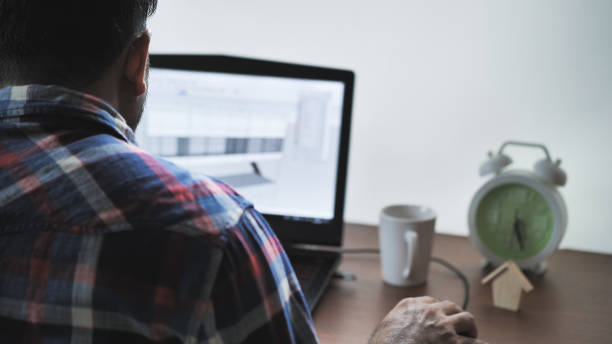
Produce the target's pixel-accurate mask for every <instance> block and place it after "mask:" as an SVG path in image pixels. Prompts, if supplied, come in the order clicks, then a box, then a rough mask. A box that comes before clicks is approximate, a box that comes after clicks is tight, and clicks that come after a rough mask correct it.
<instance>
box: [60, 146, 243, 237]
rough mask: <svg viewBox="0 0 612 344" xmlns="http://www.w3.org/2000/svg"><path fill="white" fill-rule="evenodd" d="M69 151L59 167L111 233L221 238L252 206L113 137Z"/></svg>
mask: <svg viewBox="0 0 612 344" xmlns="http://www.w3.org/2000/svg"><path fill="white" fill-rule="evenodd" d="M66 148H67V150H68V151H69V152H70V154H69V155H68V156H66V157H65V159H64V160H65V161H63V162H60V163H59V164H58V165H60V167H61V168H62V169H63V170H64V171H73V172H71V173H72V174H73V175H75V176H79V181H78V184H79V185H78V187H79V189H81V194H82V195H83V196H84V198H86V201H87V202H86V203H87V204H89V205H92V204H97V205H98V206H99V207H100V209H96V212H97V213H98V216H99V217H103V219H102V220H103V221H104V222H105V224H106V225H107V227H108V228H113V225H117V226H116V227H114V228H131V229H142V228H166V229H171V230H176V231H183V232H188V233H189V234H194V235H198V234H202V233H204V234H215V235H216V234H218V233H219V232H220V231H223V230H225V229H227V228H230V227H232V226H233V225H235V224H236V223H237V222H238V221H239V219H240V217H241V216H242V214H243V213H244V210H245V209H246V208H248V207H250V206H251V203H249V202H248V201H246V200H245V199H244V198H243V197H242V196H241V195H239V194H238V193H237V192H236V191H235V190H234V189H233V188H232V187H230V186H229V185H227V184H225V183H223V182H221V181H219V180H217V179H214V178H211V177H208V176H204V175H195V174H193V173H191V172H190V171H188V170H186V169H184V168H181V167H179V166H177V165H175V164H173V163H172V162H170V161H167V160H165V159H162V158H159V157H156V156H153V155H151V154H149V153H148V152H146V151H144V150H142V149H141V148H139V147H138V146H137V145H135V144H131V143H128V142H125V141H123V140H120V139H117V138H115V137H113V136H110V135H95V136H90V137H87V138H84V139H81V140H78V141H75V142H72V143H70V144H69V145H68V146H67V147H66ZM61 165H64V166H61ZM76 170H79V171H76ZM100 213H102V214H103V215H100ZM109 225H110V226H109Z"/></svg>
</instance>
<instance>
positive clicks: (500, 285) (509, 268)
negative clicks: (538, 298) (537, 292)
mask: <svg viewBox="0 0 612 344" xmlns="http://www.w3.org/2000/svg"><path fill="white" fill-rule="evenodd" d="M491 280H493V304H494V305H495V307H498V308H503V309H507V310H511V311H517V310H518V309H519V305H520V302H521V294H522V292H523V291H525V292H527V293H528V292H530V291H531V290H532V289H533V285H531V283H530V282H529V280H528V279H527V277H525V275H523V273H522V272H521V269H520V268H519V267H518V266H517V265H516V263H514V262H513V261H507V262H505V263H504V264H503V265H501V266H500V267H498V268H497V269H495V270H494V271H493V272H491V273H490V274H489V275H488V276H486V277H485V278H484V279H483V280H482V284H486V283H488V282H489V281H491Z"/></svg>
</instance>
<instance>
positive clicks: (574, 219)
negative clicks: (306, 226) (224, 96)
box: [150, 0, 612, 253]
mask: <svg viewBox="0 0 612 344" xmlns="http://www.w3.org/2000/svg"><path fill="white" fill-rule="evenodd" d="M150 27H151V31H152V33H153V43H152V47H151V48H152V51H153V52H174V53H178V52H184V53H225V54H237V55H244V56H253V57H260V58H270V59H277V60H283V61H290V62H299V63H307V64H315V65H325V66H332V67H342V68H348V69H352V70H354V71H355V72H356V75H357V85H356V93H355V105H354V122H353V128H352V139H351V155H350V165H349V181H348V195H347V196H348V200H347V209H346V219H347V220H348V221H351V222H361V223H369V224H375V223H377V221H378V213H379V211H380V209H381V208H382V207H383V206H384V205H386V204H390V203H396V202H411V203H422V204H427V205H430V206H432V207H433V208H435V209H436V211H437V212H438V214H439V221H438V230H439V231H441V232H447V233H456V234H467V224H466V222H467V220H466V217H467V208H468V205H469V202H470V199H471V197H472V195H473V194H474V192H475V191H476V189H477V188H478V187H479V186H480V185H481V184H482V183H483V182H484V179H482V178H480V177H478V175H477V169H478V166H479V164H480V162H481V161H482V160H483V159H484V158H485V153H486V151H487V150H490V149H495V150H496V149H497V148H499V145H500V144H501V143H502V142H503V141H504V140H506V139H516V140H528V141H536V142H541V143H544V144H546V145H547V146H548V148H549V150H550V151H551V154H552V155H553V158H557V157H560V158H562V159H563V165H562V166H564V168H565V169H566V172H567V173H568V184H567V186H566V187H564V188H562V190H561V192H562V193H563V195H564V197H565V199H566V202H567V204H568V208H569V226H568V231H567V234H566V236H565V238H564V240H563V242H562V246H564V247H569V248H576V249H582V250H589V251H600V252H608V253H612V245H610V244H611V243H612V178H611V177H610V176H611V175H612V158H611V157H610V153H611V152H610V148H612V135H611V134H610V131H611V129H612V1H609V0H601V1H596V0H556V1H555V0H538V1H534V0H503V1H502V0H498V1H495V0H473V1H467V0H466V1H460V0H424V1H416V0H403V1H400V0H398V1H393V0H379V1H376V2H374V1H363V0H310V1H300V2H296V1H287V0H284V1H281V0H242V1H239V0H224V1H204V0H171V1H169V0H166V1H164V0H161V1H160V4H159V8H158V12H157V14H156V15H155V16H154V18H153V19H152V21H151V23H150ZM508 152H509V153H510V155H511V156H513V158H514V159H515V161H516V162H517V166H525V167H530V166H531V165H532V163H533V162H535V159H537V158H539V157H540V156H539V155H538V154H539V153H538V152H535V154H533V153H530V152H529V151H528V150H523V149H520V148H519V149H510V150H509V151H508Z"/></svg>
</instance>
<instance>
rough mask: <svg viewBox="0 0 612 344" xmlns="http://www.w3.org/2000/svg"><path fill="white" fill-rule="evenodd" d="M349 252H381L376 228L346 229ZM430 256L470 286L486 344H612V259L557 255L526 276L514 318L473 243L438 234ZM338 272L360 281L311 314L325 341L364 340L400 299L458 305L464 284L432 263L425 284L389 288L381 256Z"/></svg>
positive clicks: (338, 286) (334, 289)
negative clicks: (497, 303) (495, 298)
mask: <svg viewBox="0 0 612 344" xmlns="http://www.w3.org/2000/svg"><path fill="white" fill-rule="evenodd" d="M344 243H345V245H344V246H345V247H347V248H363V247H378V234H377V229H376V228H375V227H372V226H362V225H347V226H346V227H345V236H344ZM433 255H434V256H436V257H440V258H443V259H445V260H448V261H449V262H451V263H452V264H454V265H455V266H456V267H457V268H459V269H460V270H461V271H463V273H465V274H466V276H467V277H468V279H469V280H470V283H471V293H470V304H469V306H468V310H469V311H470V312H472V314H474V316H475V317H476V323H477V326H478V330H479V338H481V339H483V340H486V341H488V342H489V343H498V344H503V343H512V344H515V343H612V256H610V255H601V254H592V253H585V252H577V251H571V250H560V251H557V252H556V253H555V254H553V255H552V257H551V258H550V259H549V265H548V267H549V268H548V271H547V272H546V273H545V274H544V275H543V276H539V277H534V276H529V278H530V280H531V281H532V283H533V285H534V287H535V289H534V290H533V291H532V292H531V293H529V294H523V297H522V299H521V310H520V311H519V312H517V313H514V312H509V311H504V310H501V309H497V308H494V307H493V305H492V304H493V302H492V297H491V286H490V285H485V286H482V285H480V280H481V278H482V277H484V276H485V274H486V272H485V271H483V270H482V269H481V268H480V261H481V256H480V255H479V253H478V251H477V250H476V249H475V248H474V247H473V246H472V244H471V243H470V241H469V239H467V238H464V237H455V236H450V235H441V234H438V235H436V238H435V240H434V251H433ZM340 270H342V271H346V272H352V273H355V274H356V275H357V281H344V280H334V281H333V282H332V285H331V287H330V288H329V290H328V291H327V292H326V294H325V295H324V296H323V299H322V300H321V303H320V304H319V306H318V307H317V308H316V309H315V311H314V314H313V317H314V322H315V327H316V329H317V331H318V334H319V338H320V339H321V341H322V343H324V344H342V343H347V344H348V343H351V344H355V343H364V344H365V343H367V340H368V338H369V335H370V334H371V332H372V330H373V329H374V327H375V326H376V324H377V323H378V321H379V320H380V319H381V318H382V317H383V316H384V315H385V314H386V313H387V312H388V311H389V310H390V309H391V308H392V307H393V306H394V305H395V304H396V303H397V302H398V301H399V300H401V299H402V298H404V297H410V296H421V295H431V296H433V297H436V298H439V299H448V300H451V301H454V302H455V303H457V304H459V305H461V303H462V302H463V293H464V291H463V285H462V283H461V281H460V280H459V279H458V278H457V277H456V276H455V275H454V274H453V273H452V272H450V271H448V270H447V269H446V268H444V267H442V266H440V265H438V264H435V263H432V264H431V267H430V272H429V279H428V283H427V284H426V285H424V286H421V287H413V288H407V287H406V288H399V287H392V286H389V285H386V284H384V283H383V282H382V278H381V275H380V261H379V257H378V255H373V254H349V255H345V256H344V257H343V260H342V264H341V265H340Z"/></svg>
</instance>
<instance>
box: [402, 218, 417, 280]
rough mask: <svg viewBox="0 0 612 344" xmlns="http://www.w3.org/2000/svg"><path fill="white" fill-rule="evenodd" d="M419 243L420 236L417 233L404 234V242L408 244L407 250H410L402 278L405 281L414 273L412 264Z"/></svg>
mask: <svg viewBox="0 0 612 344" xmlns="http://www.w3.org/2000/svg"><path fill="white" fill-rule="evenodd" d="M418 241H419V234H418V233H417V232H415V231H411V230H408V231H405V232H404V242H405V243H406V246H407V247H406V248H407V250H408V255H407V256H408V259H406V265H404V271H402V276H403V277H404V279H408V278H409V277H410V274H411V273H412V262H413V261H414V257H415V256H416V250H417V242H418Z"/></svg>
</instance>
